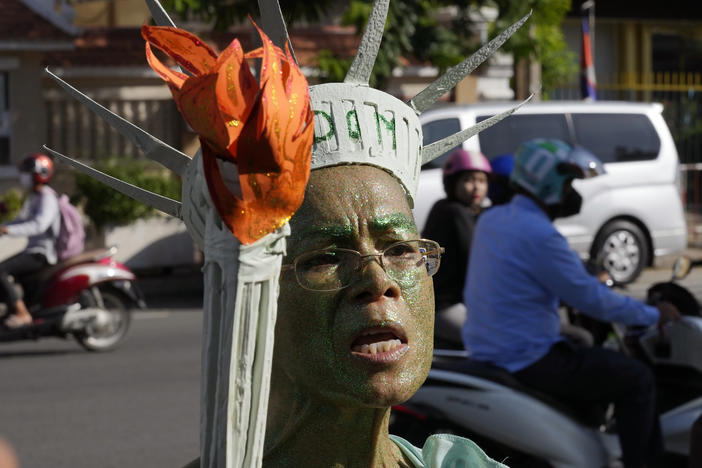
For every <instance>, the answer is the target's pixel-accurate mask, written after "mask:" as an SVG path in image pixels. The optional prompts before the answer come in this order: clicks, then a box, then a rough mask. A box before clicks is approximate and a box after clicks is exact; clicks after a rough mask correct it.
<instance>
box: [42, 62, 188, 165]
mask: <svg viewBox="0 0 702 468" xmlns="http://www.w3.org/2000/svg"><path fill="white" fill-rule="evenodd" d="M45 71H46V73H48V74H49V76H50V77H51V78H52V79H53V80H54V81H56V82H57V83H58V84H59V85H61V87H62V88H63V89H65V90H66V91H67V92H68V93H69V94H70V95H71V96H73V97H74V98H76V99H77V100H78V101H80V102H81V103H82V104H83V105H85V106H86V107H87V108H88V109H90V110H91V111H92V112H94V113H95V114H96V115H97V116H98V117H100V118H102V119H104V120H105V121H106V122H107V123H108V124H110V126H112V127H113V128H114V129H115V130H117V131H118V132H119V133H121V134H122V135H124V136H125V137H127V138H129V139H130V140H131V141H132V142H133V143H134V144H135V145H137V146H138V147H139V149H140V150H141V151H142V152H143V153H144V154H145V155H146V157H148V158H149V159H151V160H153V161H156V162H158V163H160V164H162V165H163V166H165V167H166V168H168V169H170V170H171V171H173V172H175V173H176V174H178V175H179V176H181V177H182V176H183V174H185V170H186V168H187V167H188V164H190V162H191V159H190V158H189V157H188V156H187V155H186V154H184V153H181V152H180V151H178V150H177V149H175V148H173V147H171V146H169V145H167V144H166V143H164V142H162V141H161V140H159V139H158V138H156V137H154V136H152V135H150V134H149V133H147V132H145V131H144V130H142V129H140V128H139V127H137V126H136V125H134V124H133V123H131V122H129V121H127V120H125V119H123V118H122V117H120V116H119V115H117V114H115V113H113V112H111V111H110V110H108V109H107V108H105V107H103V106H102V105H100V104H98V103H97V102H95V101H93V100H92V99H90V98H89V97H88V96H86V95H85V94H83V93H81V92H80V91H78V90H77V89H76V88H74V87H73V86H71V85H70V84H68V83H66V82H65V81H63V80H62V79H61V78H59V77H58V76H57V75H55V74H54V73H52V72H51V71H50V70H49V69H48V68H46V69H45Z"/></svg>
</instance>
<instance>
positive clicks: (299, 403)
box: [263, 372, 409, 467]
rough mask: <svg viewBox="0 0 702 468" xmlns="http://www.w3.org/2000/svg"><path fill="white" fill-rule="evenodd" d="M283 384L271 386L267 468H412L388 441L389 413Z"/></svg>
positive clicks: (267, 431)
mask: <svg viewBox="0 0 702 468" xmlns="http://www.w3.org/2000/svg"><path fill="white" fill-rule="evenodd" d="M274 375H275V372H274ZM274 380H277V379H275V377H274ZM285 380H286V381H285V382H275V381H273V382H271V396H270V399H269V405H268V423H267V425H266V442H265V451H264V460H263V465H264V466H265V467H276V466H313V465H314V466H330V467H331V466H333V467H369V466H373V467H398V466H409V463H407V462H406V461H405V460H404V457H403V455H402V452H401V451H400V449H399V448H398V447H397V446H396V445H395V444H394V443H393V442H392V441H391V440H390V439H389V437H388V422H389V418H390V408H368V407H360V406H352V405H349V404H340V403H338V402H332V401H330V400H329V399H327V398H325V397H324V396H322V395H319V394H318V393H316V392H310V391H307V389H302V388H299V387H296V386H295V384H293V383H292V382H290V381H289V380H287V379H285Z"/></svg>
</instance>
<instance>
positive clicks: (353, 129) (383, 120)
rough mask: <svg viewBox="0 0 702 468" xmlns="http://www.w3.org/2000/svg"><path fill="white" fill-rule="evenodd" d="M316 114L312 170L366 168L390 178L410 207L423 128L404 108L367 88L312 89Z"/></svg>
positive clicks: (336, 85) (324, 86) (336, 86)
mask: <svg viewBox="0 0 702 468" xmlns="http://www.w3.org/2000/svg"><path fill="white" fill-rule="evenodd" d="M310 98H311V101H312V110H313V111H314V145H313V147H312V170H314V169H319V168H322V167H328V166H338V165H342V164H367V165H371V166H376V167H379V168H381V169H384V170H386V171H388V172H390V173H391V174H392V175H394V176H395V177H396V178H397V179H398V180H399V181H400V182H401V183H402V186H403V188H404V189H405V192H406V194H407V197H408V200H409V202H410V205H413V203H414V196H415V194H416V192H417V185H418V183H419V171H420V168H421V163H422V127H421V125H420V123H419V118H418V117H417V114H416V113H415V112H414V111H413V110H412V109H411V108H410V107H409V106H408V105H407V104H405V103H404V102H402V101H400V100H399V99H396V98H395V97H393V96H391V95H389V94H387V93H384V92H382V91H378V90H377V89H373V88H370V87H368V86H366V85H355V84H348V83H327V84H321V85H315V86H310Z"/></svg>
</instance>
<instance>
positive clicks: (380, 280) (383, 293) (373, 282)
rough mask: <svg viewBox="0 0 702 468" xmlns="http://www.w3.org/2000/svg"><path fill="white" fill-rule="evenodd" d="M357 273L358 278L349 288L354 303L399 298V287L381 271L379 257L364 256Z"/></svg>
mask: <svg viewBox="0 0 702 468" xmlns="http://www.w3.org/2000/svg"><path fill="white" fill-rule="evenodd" d="M361 261H362V264H361V268H360V269H359V271H358V273H357V274H358V275H359V278H358V279H357V280H356V281H355V282H353V283H352V284H351V286H349V294H350V297H351V298H352V300H353V301H354V302H357V303H370V302H375V301H377V300H380V299H382V298H390V299H396V298H399V297H400V287H399V285H398V284H397V282H396V281H395V280H393V279H392V278H391V277H390V276H389V275H388V274H387V273H386V272H385V270H384V269H383V267H382V265H381V264H380V255H366V256H364V257H363V258H362V259H361Z"/></svg>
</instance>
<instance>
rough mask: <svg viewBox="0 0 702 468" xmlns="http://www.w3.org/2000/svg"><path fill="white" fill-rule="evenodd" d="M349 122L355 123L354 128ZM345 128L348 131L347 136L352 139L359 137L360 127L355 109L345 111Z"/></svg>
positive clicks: (358, 138)
mask: <svg viewBox="0 0 702 468" xmlns="http://www.w3.org/2000/svg"><path fill="white" fill-rule="evenodd" d="M351 124H354V125H355V128H352V127H351ZM346 128H347V129H348V131H349V138H353V139H354V140H360V139H361V129H360V125H358V115H357V114H356V109H351V110H350V111H348V112H347V113H346Z"/></svg>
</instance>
